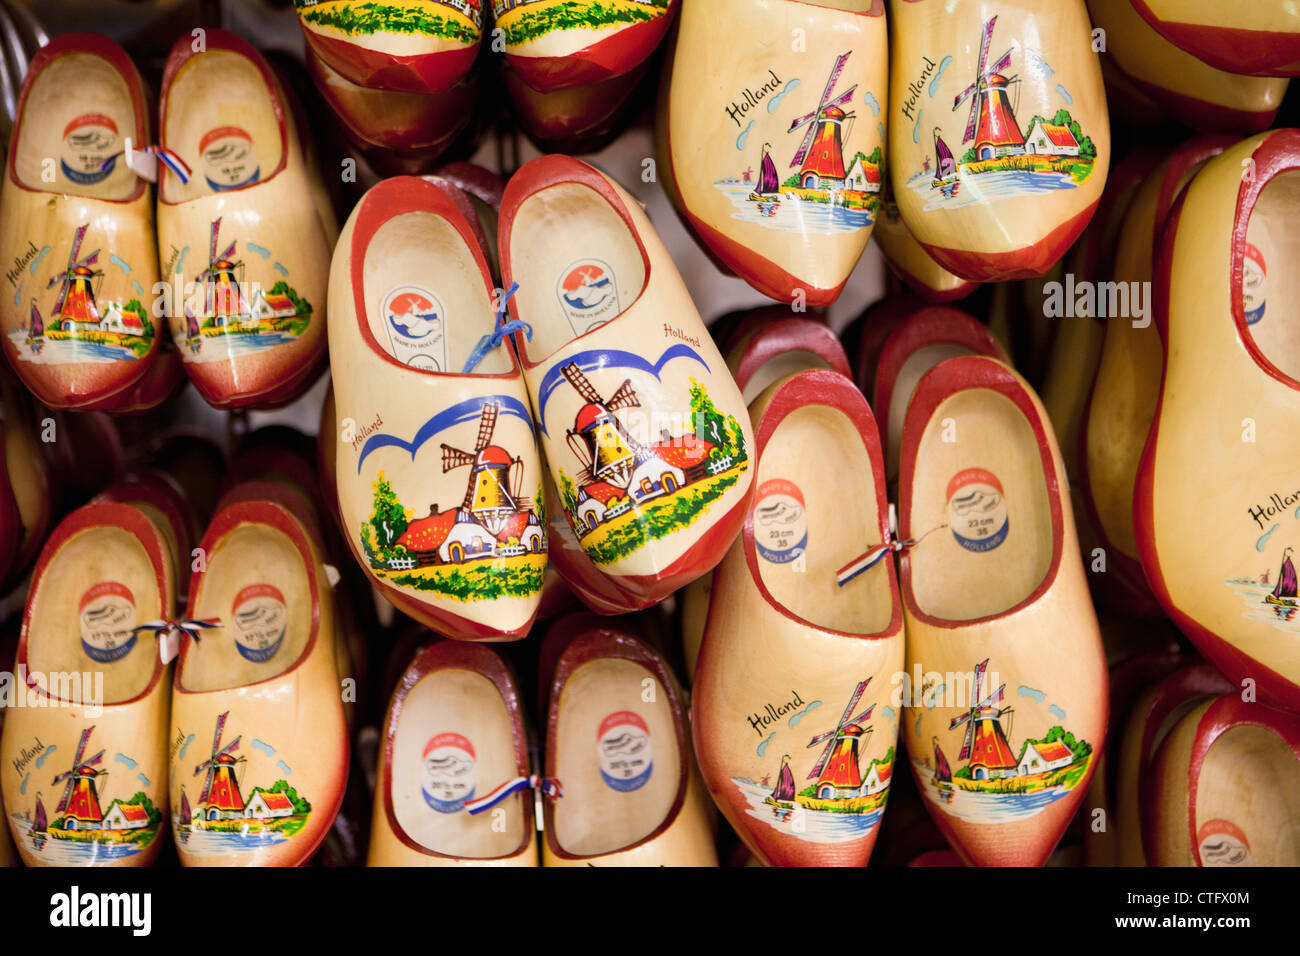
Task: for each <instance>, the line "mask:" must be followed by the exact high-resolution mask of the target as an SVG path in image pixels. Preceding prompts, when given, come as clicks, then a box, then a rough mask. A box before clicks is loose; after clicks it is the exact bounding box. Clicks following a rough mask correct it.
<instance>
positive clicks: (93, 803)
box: [51, 727, 108, 829]
mask: <svg viewBox="0 0 1300 956" xmlns="http://www.w3.org/2000/svg"><path fill="white" fill-rule="evenodd" d="M94 731H95V728H94V727H87V728H86V729H85V730H83V731H82V732H81V740H80V741H78V742H77V753H76V756H75V757H73V758H72V766H71V767H69V768H68V769H67V770H65V771H63V773H61V774H59V775H58V776H57V777H55V778H54V780H53V782H52V784H51V786H57V785H58V784H60V783H62V782H63V781H65V780H66V781H67V782H68V785H67V786H66V787H64V788H63V796H62V797H60V798H59V805H58V806H57V807H55V808H54V812H55V813H63V814H65V816H64V819H65V820H76V821H77V824H79V825H87V826H90V827H97V826H99V825H100V824H101V823H103V821H104V811H103V810H101V809H100V808H99V794H98V792H97V791H96V788H95V779H96V778H97V777H101V776H103V775H104V774H106V773H108V771H107V770H96V769H95V768H96V767H97V766H98V765H99V764H100V763H101V762H103V759H104V751H103V750H101V751H100V752H99V753H97V754H95V755H94V756H93V757H85V753H86V744H87V743H89V742H90V735H91V734H92V733H94ZM83 758H85V759H83ZM64 826H65V827H66V828H67V829H75V828H76V827H75V826H68V825H67V824H66V823H65V824H64Z"/></svg>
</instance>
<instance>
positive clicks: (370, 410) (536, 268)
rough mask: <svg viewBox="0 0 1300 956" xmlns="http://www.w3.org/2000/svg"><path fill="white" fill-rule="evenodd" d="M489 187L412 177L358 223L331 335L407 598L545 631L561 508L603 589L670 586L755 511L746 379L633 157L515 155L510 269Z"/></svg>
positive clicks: (337, 420) (467, 625)
mask: <svg viewBox="0 0 1300 956" xmlns="http://www.w3.org/2000/svg"><path fill="white" fill-rule="evenodd" d="M457 197H459V199H457ZM465 209H466V204H465V203H464V197H463V195H462V194H460V193H459V192H458V191H457V190H455V189H454V188H453V187H451V186H450V185H449V184H446V183H443V185H442V186H441V187H440V186H438V185H435V184H434V183H431V182H427V181H423V180H419V179H413V178H403V177H399V178H395V179H390V180H386V181H385V182H383V183H381V184H380V185H378V186H376V187H375V188H374V189H372V190H371V191H370V192H368V193H367V194H366V196H365V197H364V198H363V199H362V200H361V202H360V203H359V204H358V206H357V208H356V209H355V210H354V212H353V214H352V216H351V217H350V218H349V220H348V222H347V224H346V226H345V227H344V229H343V234H342V237H341V239H340V241H339V244H338V248H337V250H336V253H335V257H334V265H333V269H332V273H331V281H330V302H331V308H330V315H331V319H330V334H329V340H330V355H331V360H332V368H333V375H334V424H333V425H332V426H331V427H332V428H334V429H335V430H336V433H337V437H336V438H334V439H332V441H333V442H334V445H335V455H336V460H335V481H336V483H337V495H338V507H339V511H340V515H341V519H342V524H343V529H344V534H345V537H346V538H347V541H348V544H349V546H350V547H351V549H352V552H353V554H354V556H355V557H356V558H357V560H358V561H359V562H360V564H361V566H362V567H363V568H364V569H365V570H366V572H367V574H369V576H370V577H371V579H372V580H373V581H374V582H375V583H376V585H377V586H378V587H379V589H380V591H381V593H383V594H384V595H385V596H386V597H388V599H389V600H390V601H392V602H393V603H394V604H396V605H397V606H398V607H399V608H400V609H402V610H403V611H405V612H407V613H408V614H410V615H412V616H413V617H416V618H417V619H419V620H421V621H423V622H424V623H426V624H428V625H429V626H431V627H433V628H434V629H435V630H437V631H439V632H440V633H442V634H445V635H448V636H452V637H457V638H465V639H489V640H491V639H495V640H501V639H512V638H519V637H522V636H524V635H525V634H526V633H527V632H528V629H529V628H530V626H531V624H532V622H533V619H534V617H535V615H536V612H537V608H538V602H539V600H540V596H541V591H542V582H543V575H544V572H545V569H546V567H547V563H548V554H547V552H548V539H549V540H550V542H552V543H556V542H557V534H556V533H555V532H556V531H557V527H560V526H562V527H563V528H566V529H567V533H566V534H565V536H564V537H563V538H561V539H559V541H558V544H559V547H557V548H553V549H551V558H552V560H554V561H555V565H556V568H557V570H558V571H559V572H560V573H561V575H563V576H564V577H565V578H566V580H568V582H569V583H570V585H571V586H573V588H574V589H575V590H576V591H577V592H578V593H579V595H580V596H583V597H589V598H590V603H592V604H593V606H596V607H597V609H599V610H603V611H606V612H613V611H618V610H626V609H628V607H629V606H632V607H637V606H646V605H648V604H652V603H656V602H658V601H660V600H662V599H663V598H664V597H666V596H667V595H668V594H669V593H671V592H672V591H674V590H676V589H677V588H678V587H681V586H682V585H684V584H686V583H687V582H689V581H690V580H692V579H693V578H695V577H698V576H699V575H700V574H702V573H703V572H705V571H707V570H708V569H709V568H711V567H712V566H713V565H714V564H716V563H717V562H718V561H719V560H720V559H721V557H722V555H723V553H724V552H725V551H726V549H727V548H728V547H729V546H730V544H731V542H732V540H733V539H734V537H735V535H736V533H737V530H738V528H739V525H740V521H741V519H742V517H743V512H744V509H745V506H746V503H747V501H748V499H749V494H750V485H751V482H752V480H753V470H752V466H751V463H750V460H749V458H750V451H751V449H752V445H753V439H752V435H751V432H750V426H749V419H748V416H747V415H746V414H745V407H744V402H743V400H742V399H741V396H740V392H739V390H738V389H737V388H736V385H735V382H734V381H733V379H732V377H731V375H730V373H729V372H728V370H727V368H726V365H725V363H724V362H723V359H722V357H721V355H720V354H719V353H718V350H717V348H716V347H715V346H714V344H713V342H712V341H711V339H710V338H709V335H708V333H707V331H705V329H704V325H703V323H702V322H701V321H700V319H699V315H698V313H697V312H696V311H695V307H694V305H693V304H692V303H691V299H690V296H689V294H688V293H687V291H686V288H685V286H684V285H683V284H682V281H681V279H680V278H679V277H678V275H677V271H676V269H675V267H674V266H673V263H672V261H671V260H670V259H669V257H668V254H667V252H666V250H665V249H664V247H663V244H662V243H661V242H660V240H659V239H658V237H657V236H656V235H655V233H654V230H653V228H652V227H651V226H650V223H649V221H648V220H647V219H646V217H645V214H644V213H643V212H642V210H641V207H640V205H639V204H638V203H637V202H636V201H635V200H634V199H633V198H632V197H631V196H630V195H628V194H627V193H626V192H624V191H623V190H622V189H621V188H620V187H619V186H618V185H616V184H615V183H614V182H613V181H612V180H610V179H608V178H607V177H605V176H604V175H602V174H601V173H599V172H597V171H596V170H594V169H592V168H591V167H590V166H587V165H585V164H584V163H581V162H579V161H577V160H573V159H569V158H567V157H563V156H550V157H544V158H542V159H538V160H535V161H533V162H531V163H529V164H527V165H525V166H524V167H523V168H522V169H521V170H520V171H519V172H518V173H516V174H515V176H514V178H513V179H512V180H511V181H510V183H509V185H508V187H507V188H506V191H505V195H504V198H503V200H502V203H501V213H500V221H499V229H498V233H497V239H498V244H499V251H500V265H501V274H502V282H503V283H504V284H505V285H506V286H507V287H508V289H507V290H506V291H502V290H499V289H496V288H495V284H494V282H493V280H492V278H491V275H490V272H489V269H488V266H487V262H486V259H485V256H484V251H483V249H482V248H481V245H480V240H479V239H478V238H477V237H476V234H475V230H474V228H473V226H472V224H471V222H470V219H469V218H468V216H467V214H466V211H465ZM539 439H540V442H539ZM539 445H540V448H539ZM543 456H544V457H545V461H546V468H547V469H548V473H549V477H548V478H544V477H543V473H542V458H543ZM548 484H552V485H553V488H554V491H551V492H548V490H547V488H546V485H548ZM560 551H563V552H564V553H563V554H562V555H561V554H559V553H557V552H560Z"/></svg>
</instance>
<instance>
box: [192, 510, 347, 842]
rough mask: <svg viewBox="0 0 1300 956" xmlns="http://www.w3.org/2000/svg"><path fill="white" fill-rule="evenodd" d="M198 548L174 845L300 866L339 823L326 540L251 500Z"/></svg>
mask: <svg viewBox="0 0 1300 956" xmlns="http://www.w3.org/2000/svg"><path fill="white" fill-rule="evenodd" d="M200 548H201V549H202V551H203V553H204V555H205V567H204V568H203V570H200V571H196V572H195V574H194V575H193V577H192V578H191V579H190V596H189V606H188V610H187V614H188V617H189V619H190V621H188V622H187V626H188V627H189V628H190V630H189V631H186V633H185V634H184V635H183V637H182V639H181V650H180V659H179V661H178V663H177V667H176V678H175V683H174V687H173V693H172V715H171V733H172V735H173V741H172V744H173V753H172V758H171V809H172V814H171V825H172V833H173V835H174V836H175V838H176V848H177V851H178V852H179V854H180V859H181V863H182V864H183V865H185V866H296V865H299V864H301V863H303V862H305V861H306V860H307V859H308V858H309V857H310V856H311V854H312V853H313V852H314V851H315V849H316V847H317V846H318V845H319V844H320V842H321V841H322V840H323V839H324V838H325V834H326V833H327V832H328V831H329V828H330V826H331V825H332V824H333V822H334V817H335V816H336V815H337V814H338V810H339V806H340V804H341V802H342V800H343V788H344V784H345V781H346V780H347V770H348V737H347V730H346V726H345V720H344V716H343V703H342V700H341V697H342V695H341V692H340V684H339V676H338V671H337V664H336V660H337V654H336V648H335V641H336V635H335V629H334V611H333V603H332V599H331V596H330V590H329V584H328V582H327V580H326V577H325V570H324V567H323V566H322V564H321V558H320V553H319V550H318V546H317V545H316V543H315V542H314V541H313V539H312V534H311V533H310V532H309V531H308V530H307V529H306V528H305V527H304V525H303V524H302V522H301V521H299V520H298V519H297V518H296V517H294V515H293V514H292V513H291V512H290V511H289V510H288V509H286V508H284V507H282V506H281V505H278V504H274V503H272V502H269V501H261V502H257V501H242V502H239V503H237V504H234V505H231V506H230V507H228V508H226V509H225V510H223V511H221V512H218V514H217V515H216V517H215V518H213V519H212V523H211V524H210V525H209V526H208V530H207V533H206V534H205V535H204V538H203V542H202V543H201V545H200ZM193 622H200V623H197V624H196V623H193ZM205 624H206V625H208V626H206V627H205V626H204V625H205ZM196 635H197V639H196Z"/></svg>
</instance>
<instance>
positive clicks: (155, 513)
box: [125, 501, 181, 581]
mask: <svg viewBox="0 0 1300 956" xmlns="http://www.w3.org/2000/svg"><path fill="white" fill-rule="evenodd" d="M125 504H129V505H130V506H131V507H132V508H135V509H136V510H137V511H142V512H144V515H145V517H146V518H148V519H149V520H150V521H151V522H152V523H153V526H154V527H155V528H157V529H158V534H159V535H161V536H162V539H163V544H165V545H166V548H167V560H168V563H169V564H170V565H171V569H172V580H173V581H179V580H181V573H180V572H181V568H180V553H179V547H180V546H179V544H178V543H177V541H176V529H175V528H173V527H172V523H171V522H170V521H168V520H167V516H166V515H165V514H163V512H162V509H161V508H159V507H158V506H157V505H155V504H153V503H151V502H148V501H127V502H125Z"/></svg>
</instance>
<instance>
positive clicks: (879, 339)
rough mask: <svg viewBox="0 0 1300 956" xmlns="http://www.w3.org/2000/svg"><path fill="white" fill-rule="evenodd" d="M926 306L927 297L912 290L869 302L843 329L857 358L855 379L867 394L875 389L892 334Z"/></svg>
mask: <svg viewBox="0 0 1300 956" xmlns="http://www.w3.org/2000/svg"><path fill="white" fill-rule="evenodd" d="M926 307H927V306H926V302H925V300H924V299H922V298H920V297H919V296H916V295H913V294H911V293H903V294H901V295H895V296H890V297H887V298H884V299H881V300H880V301H878V302H875V303H873V304H871V305H869V306H868V307H867V308H866V310H865V311H864V312H863V313H862V314H861V315H860V316H858V317H857V318H856V319H854V320H853V322H852V323H850V325H849V327H848V328H847V329H845V330H844V331H843V332H841V333H840V340H841V341H842V342H844V347H845V349H846V350H847V351H848V354H849V358H850V359H851V360H852V362H853V382H854V384H855V385H857V386H858V389H859V390H860V391H861V392H862V394H863V395H871V394H873V393H874V392H875V387H876V368H877V367H878V366H879V364H880V350H881V349H882V348H884V346H885V342H886V341H888V339H889V336H890V335H892V334H893V333H894V330H895V329H897V328H898V327H899V326H900V325H902V324H903V323H904V322H906V321H907V319H908V317H909V316H911V315H913V314H914V313H916V312H919V311H920V310H922V309H924V308H926Z"/></svg>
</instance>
